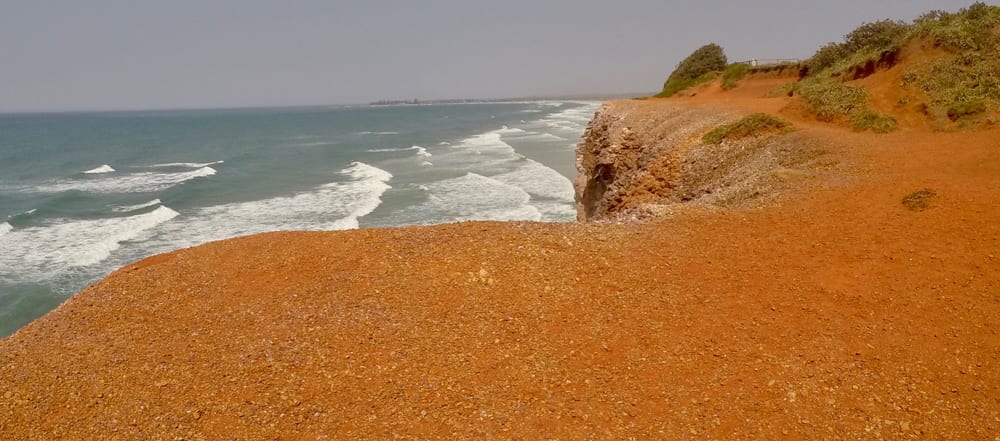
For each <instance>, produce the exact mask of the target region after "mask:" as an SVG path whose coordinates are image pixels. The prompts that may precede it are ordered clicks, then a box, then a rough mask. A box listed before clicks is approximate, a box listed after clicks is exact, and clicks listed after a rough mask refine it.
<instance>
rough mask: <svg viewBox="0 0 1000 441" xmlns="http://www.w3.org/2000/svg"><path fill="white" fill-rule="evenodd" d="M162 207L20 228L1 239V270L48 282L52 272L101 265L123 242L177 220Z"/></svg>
mask: <svg viewBox="0 0 1000 441" xmlns="http://www.w3.org/2000/svg"><path fill="white" fill-rule="evenodd" d="M177 215H178V213H177V212H176V211H174V210H171V209H170V208H167V207H159V208H157V209H156V210H153V211H151V212H149V213H143V214H140V215H136V216H129V217H118V218H110V219H95V220H71V219H57V220H53V221H51V222H49V223H48V225H44V226H37V227H30V228H24V229H18V230H13V231H10V232H8V233H7V234H4V235H2V236H0V248H2V249H3V250H4V252H3V253H0V268H10V269H12V270H13V271H11V272H9V273H7V274H5V275H4V276H6V277H13V278H15V279H19V280H44V279H49V278H51V277H52V273H56V272H59V271H65V270H67V269H71V268H75V267H85V266H89V265H94V264H97V263H99V262H101V261H103V260H105V259H107V258H108V257H110V256H111V254H112V253H113V252H114V251H115V250H117V249H118V248H119V247H120V246H121V244H122V243H123V242H126V241H129V240H132V239H135V238H137V237H139V236H140V235H141V234H142V233H143V232H144V231H146V230H150V229H152V228H155V227H156V226H158V225H160V224H163V223H164V222H167V221H169V220H170V219H173V218H174V217H176V216H177Z"/></svg>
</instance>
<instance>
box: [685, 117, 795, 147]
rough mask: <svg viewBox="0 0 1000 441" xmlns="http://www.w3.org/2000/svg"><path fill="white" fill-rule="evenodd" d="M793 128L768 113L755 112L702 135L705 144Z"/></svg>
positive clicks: (720, 142)
mask: <svg viewBox="0 0 1000 441" xmlns="http://www.w3.org/2000/svg"><path fill="white" fill-rule="evenodd" d="M789 130H791V124H789V123H787V122H786V121H784V120H782V119H780V118H777V117H774V116H771V115H768V114H766V113H754V114H753V115H750V116H747V117H745V118H742V119H740V120H739V121H736V122H734V123H731V124H724V125H721V126H719V127H716V128H714V129H712V130H711V131H710V132H708V133H706V134H705V135H704V136H702V137H701V140H702V142H704V143H705V144H722V142H723V141H725V140H732V139H742V138H746V137H750V136H762V135H765V134H768V133H775V132H778V133H782V132H787V131H789Z"/></svg>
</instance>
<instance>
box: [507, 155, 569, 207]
mask: <svg viewBox="0 0 1000 441" xmlns="http://www.w3.org/2000/svg"><path fill="white" fill-rule="evenodd" d="M492 178H493V179H496V180H497V181H500V182H503V183H505V184H507V185H511V186H514V187H517V188H520V189H522V190H524V191H525V192H527V193H528V194H531V195H535V196H540V197H544V198H550V199H556V200H559V201H563V202H566V203H572V202H573V197H574V191H573V183H572V182H570V180H569V179H567V178H566V177H565V176H563V175H562V174H561V173H559V172H557V171H555V170H553V169H551V168H549V167H546V166H545V165H542V164H541V163H539V162H536V161H533V160H530V159H525V160H523V163H522V165H521V166H519V167H517V168H516V169H514V170H513V171H509V172H506V173H501V174H498V175H496V176H492Z"/></svg>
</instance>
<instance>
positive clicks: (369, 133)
mask: <svg viewBox="0 0 1000 441" xmlns="http://www.w3.org/2000/svg"><path fill="white" fill-rule="evenodd" d="M358 134H359V135H398V134H399V132H358Z"/></svg>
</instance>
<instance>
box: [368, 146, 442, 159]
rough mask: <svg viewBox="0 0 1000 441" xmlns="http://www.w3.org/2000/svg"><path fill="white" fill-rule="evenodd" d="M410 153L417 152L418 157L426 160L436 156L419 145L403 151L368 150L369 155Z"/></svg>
mask: <svg viewBox="0 0 1000 441" xmlns="http://www.w3.org/2000/svg"><path fill="white" fill-rule="evenodd" d="M409 151H415V152H417V153H416V154H417V156H423V157H425V158H429V157H431V156H434V155H433V154H431V152H428V151H427V149H426V148H423V147H421V146H419V145H415V146H412V147H407V148H402V149H369V150H368V152H369V153H382V152H409Z"/></svg>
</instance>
